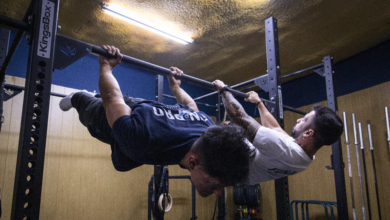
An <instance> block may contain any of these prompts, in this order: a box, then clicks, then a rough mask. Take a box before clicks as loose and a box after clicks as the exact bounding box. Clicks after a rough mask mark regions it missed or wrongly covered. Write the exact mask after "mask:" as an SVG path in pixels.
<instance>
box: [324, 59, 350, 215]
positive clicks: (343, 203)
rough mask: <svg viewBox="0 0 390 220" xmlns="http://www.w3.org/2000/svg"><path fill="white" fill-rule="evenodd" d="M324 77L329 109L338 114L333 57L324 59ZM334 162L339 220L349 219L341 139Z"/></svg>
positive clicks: (333, 150)
mask: <svg viewBox="0 0 390 220" xmlns="http://www.w3.org/2000/svg"><path fill="white" fill-rule="evenodd" d="M323 63H324V77H325V84H326V96H327V100H328V107H329V108H330V109H332V110H333V111H334V112H336V113H338V107H337V95H336V92H335V89H334V81H333V73H334V71H333V57H331V56H326V57H324V59H323ZM332 162H333V169H334V179H335V185H336V198H337V214H338V217H339V219H348V218H349V217H348V205H347V192H346V188H345V176H344V161H343V152H342V150H341V142H340V139H339V140H337V141H336V142H335V143H334V144H332Z"/></svg>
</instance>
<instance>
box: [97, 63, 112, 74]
mask: <svg viewBox="0 0 390 220" xmlns="http://www.w3.org/2000/svg"><path fill="white" fill-rule="evenodd" d="M113 69H114V68H113V67H112V66H111V65H110V64H100V70H104V71H109V72H112V70H113Z"/></svg>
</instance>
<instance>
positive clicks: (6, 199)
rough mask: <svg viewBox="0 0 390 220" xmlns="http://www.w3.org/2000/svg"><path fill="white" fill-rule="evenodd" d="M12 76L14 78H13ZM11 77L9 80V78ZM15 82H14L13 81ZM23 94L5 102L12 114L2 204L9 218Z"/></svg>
mask: <svg viewBox="0 0 390 220" xmlns="http://www.w3.org/2000/svg"><path fill="white" fill-rule="evenodd" d="M11 78H12V79H11ZM8 79H9V80H8ZM12 82H13V83H12ZM7 83H10V84H14V85H18V86H24V79H21V78H16V77H10V78H9V77H7ZM23 95H24V92H21V93H20V94H18V95H17V96H15V97H13V98H12V101H11V100H8V101H7V102H11V103H12V104H11V103H9V104H8V103H7V102H5V103H4V104H6V103H7V104H6V106H4V107H5V108H4V111H5V112H9V110H7V109H6V108H9V107H11V114H10V115H9V117H8V118H5V120H8V121H9V123H10V126H9V130H8V134H9V136H8V143H7V152H6V154H7V155H6V164H5V172H4V176H3V179H4V185H3V187H2V189H3V190H2V191H3V196H2V205H3V207H2V208H3V216H2V219H9V218H10V217H11V207H12V197H13V189H14V179H15V167H16V156H17V151H18V145H19V132H20V122H21V115H22V107H23ZM3 132H4V133H7V130H2V131H1V133H3Z"/></svg>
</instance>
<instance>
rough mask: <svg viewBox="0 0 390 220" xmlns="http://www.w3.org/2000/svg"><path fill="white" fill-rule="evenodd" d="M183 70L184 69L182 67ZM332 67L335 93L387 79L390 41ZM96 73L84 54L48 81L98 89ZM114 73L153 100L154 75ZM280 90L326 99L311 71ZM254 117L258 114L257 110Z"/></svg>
mask: <svg viewBox="0 0 390 220" xmlns="http://www.w3.org/2000/svg"><path fill="white" fill-rule="evenodd" d="M14 34H15V33H12V35H11V41H10V42H12V38H13V36H14ZM27 55H28V45H27V41H26V40H23V41H22V42H21V44H20V45H19V47H18V49H17V51H16V53H15V55H14V56H13V58H12V60H11V63H10V65H9V67H8V69H7V71H6V74H7V75H12V76H18V77H23V78H25V76H26V68H27ZM179 68H180V67H179ZM183 70H184V71H185V68H183ZM282 70H283V68H282ZM334 70H335V75H334V79H335V89H336V94H337V95H338V96H341V95H346V94H349V93H353V92H355V91H359V90H362V89H366V88H369V87H372V86H375V85H378V84H380V83H383V82H387V81H390V40H388V41H386V42H383V43H381V44H379V45H377V46H376V47H373V48H371V49H369V50H367V51H364V52H362V53H359V54H357V55H355V56H352V57H350V58H348V59H345V60H343V61H341V62H338V63H336V64H335V66H334ZM98 74H99V73H98V59H97V56H94V55H88V56H86V57H84V58H82V59H80V60H79V61H77V62H76V63H74V64H72V65H71V66H69V67H67V68H66V69H64V70H55V71H54V73H53V81H52V83H53V84H55V85H60V86H65V87H70V88H76V89H86V90H88V91H96V92H99V88H98ZM114 76H115V77H116V78H117V80H118V82H119V84H120V86H121V89H122V92H123V93H124V94H128V95H130V96H133V97H141V98H145V99H150V100H154V97H155V74H152V73H148V72H145V71H144V70H141V69H137V68H134V67H130V66H127V65H119V66H117V67H116V68H115V70H114ZM182 88H183V89H184V90H186V91H187V92H188V93H189V94H190V95H191V96H192V97H198V96H201V95H204V94H207V93H209V92H211V91H210V90H207V89H204V88H200V87H197V86H194V85H191V84H188V83H186V82H182ZM282 91H283V102H284V104H285V105H288V106H291V107H295V108H298V107H301V106H305V105H309V104H313V103H317V102H321V101H323V100H326V92H325V80H324V78H323V77H321V76H319V75H318V74H311V75H308V76H305V77H302V78H299V79H295V80H292V81H290V82H287V83H284V84H283V86H282ZM164 93H165V94H169V95H172V93H171V92H170V90H169V86H168V82H167V81H166V78H165V80H164ZM260 96H261V97H263V98H268V94H267V93H265V92H260ZM237 99H238V100H239V101H240V102H241V103H242V104H243V106H244V108H245V109H246V111H247V113H248V114H250V115H252V116H253V115H254V105H253V104H251V103H246V102H244V101H243V99H242V98H237ZM201 102H204V103H208V104H212V105H214V104H215V103H216V96H212V97H209V98H206V99H203V100H201ZM164 103H168V104H172V103H175V100H172V99H169V98H165V99H164ZM199 109H200V110H201V111H204V112H206V113H207V114H209V115H211V116H214V115H215V108H210V107H205V106H202V105H199ZM255 117H258V113H257V114H256V115H255Z"/></svg>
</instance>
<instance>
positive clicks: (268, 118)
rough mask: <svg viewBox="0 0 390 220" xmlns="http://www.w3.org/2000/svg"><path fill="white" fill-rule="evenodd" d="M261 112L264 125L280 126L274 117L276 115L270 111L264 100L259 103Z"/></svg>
mask: <svg viewBox="0 0 390 220" xmlns="http://www.w3.org/2000/svg"><path fill="white" fill-rule="evenodd" d="M257 107H258V109H259V112H260V119H261V124H262V125H263V126H264V127H267V128H276V127H280V126H279V123H278V121H276V119H275V118H274V116H273V115H272V114H271V112H269V111H268V109H267V108H266V107H265V105H264V104H263V102H260V103H259V104H258V105H257Z"/></svg>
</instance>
